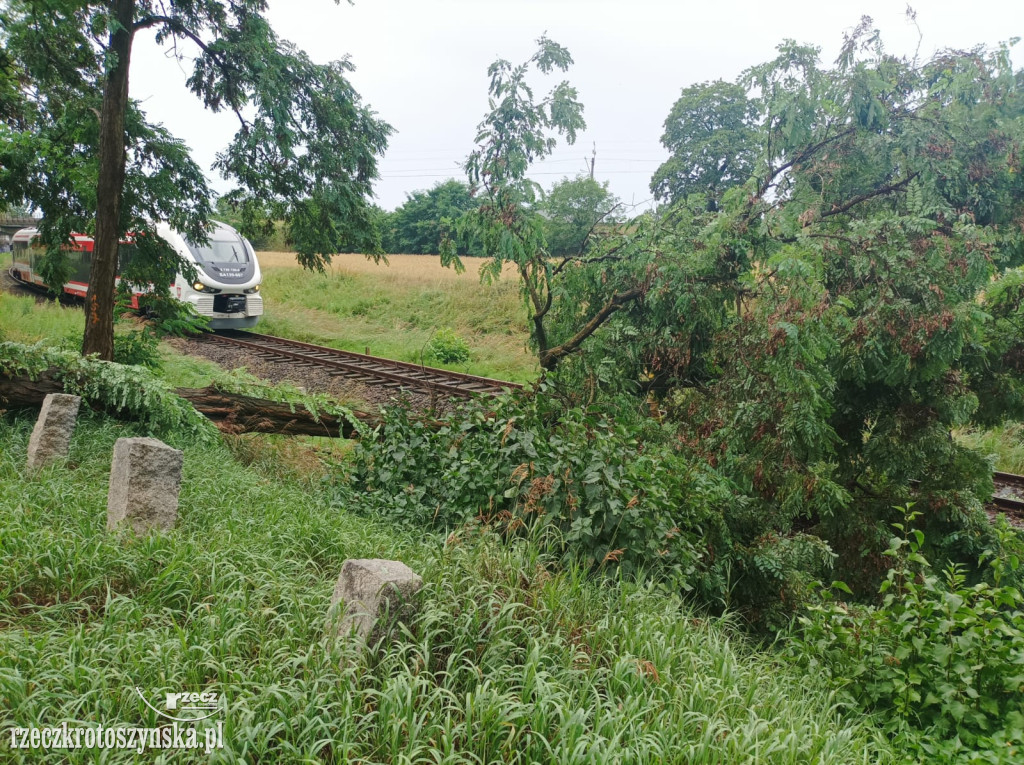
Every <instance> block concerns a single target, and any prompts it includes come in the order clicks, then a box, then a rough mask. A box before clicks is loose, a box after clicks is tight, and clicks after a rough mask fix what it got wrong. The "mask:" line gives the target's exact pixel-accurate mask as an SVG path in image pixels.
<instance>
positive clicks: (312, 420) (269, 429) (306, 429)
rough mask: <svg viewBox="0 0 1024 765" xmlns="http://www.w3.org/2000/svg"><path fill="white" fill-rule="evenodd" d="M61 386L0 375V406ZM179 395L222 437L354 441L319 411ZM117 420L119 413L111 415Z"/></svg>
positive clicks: (200, 393)
mask: <svg viewBox="0 0 1024 765" xmlns="http://www.w3.org/2000/svg"><path fill="white" fill-rule="evenodd" d="M63 392H64V386H63V385H62V384H61V382H60V381H59V380H57V379H56V378H55V377H54V375H53V372H52V371H46V372H43V373H42V374H41V375H39V376H38V377H36V378H35V379H34V380H33V379H31V378H29V377H28V376H14V377H8V376H7V375H3V374H0V408H9V409H14V408H20V407H39V406H42V404H43V399H44V398H46V396H47V394H49V393H63ZM175 393H177V394H178V395H179V396H181V397H182V398H183V399H185V400H187V401H188V402H190V403H191V404H192V406H193V407H195V409H196V411H197V412H199V413H200V414H202V415H204V416H205V417H206V418H207V419H208V420H210V421H211V422H213V423H214V424H215V425H216V426H217V427H218V428H220V430H222V431H223V432H225V433H278V434H281V435H290V436H330V437H333V438H339V437H340V438H358V437H359V434H358V432H357V431H356V428H355V425H353V423H351V422H349V421H348V420H347V419H345V418H342V417H336V416H335V415H332V414H327V413H326V412H321V413H320V414H319V415H317V416H316V417H314V416H313V415H312V414H311V413H310V412H309V411H307V410H306V409H305V408H303V407H301V406H299V407H296V409H295V411H292V409H291V407H290V406H289V405H288V404H283V403H280V402H278V401H270V400H269V399H265V398H255V397H253V396H243V395H241V394H238V393H226V392H224V391H221V390H218V389H217V388H215V387H213V386H209V387H206V388H178V389H177V390H175ZM110 414H112V415H114V416H117V415H118V413H117V412H110ZM353 416H354V418H355V419H357V420H359V421H360V422H363V423H365V424H366V425H368V426H370V427H375V426H376V425H377V424H378V423H379V421H380V420H379V418H377V417H374V416H373V415H369V414H365V413H363V412H353Z"/></svg>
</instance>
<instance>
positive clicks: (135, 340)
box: [114, 329, 160, 369]
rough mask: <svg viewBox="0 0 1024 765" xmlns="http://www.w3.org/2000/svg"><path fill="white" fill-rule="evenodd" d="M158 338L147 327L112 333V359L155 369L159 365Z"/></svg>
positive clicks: (119, 362)
mask: <svg viewBox="0 0 1024 765" xmlns="http://www.w3.org/2000/svg"><path fill="white" fill-rule="evenodd" d="M158 345H159V340H157V338H156V335H155V334H154V333H153V332H151V331H150V330H149V329H136V330H129V331H128V332H117V333H115V334H114V361H115V362H116V363H118V364H127V365H130V366H142V367H149V368H150V369H155V368H156V367H158V366H160V351H159V349H158V347H157V346H158Z"/></svg>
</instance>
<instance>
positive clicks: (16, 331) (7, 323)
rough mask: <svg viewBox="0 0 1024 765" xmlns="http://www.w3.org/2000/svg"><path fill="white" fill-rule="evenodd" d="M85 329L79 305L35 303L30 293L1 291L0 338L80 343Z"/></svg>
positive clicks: (27, 341) (23, 341) (32, 341)
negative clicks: (21, 293)
mask: <svg viewBox="0 0 1024 765" xmlns="http://www.w3.org/2000/svg"><path fill="white" fill-rule="evenodd" d="M84 331H85V313H84V312H83V311H82V308H81V306H75V305H62V304H61V303H59V302H57V301H56V300H47V301H46V302H37V301H36V299H35V298H34V297H32V296H29V295H14V294H11V293H8V292H3V291H0V341H2V340H14V341H17V342H21V343H35V342H38V341H40V340H43V341H46V342H47V343H48V344H51V345H60V344H62V343H63V344H67V343H77V344H78V345H81V343H82V333H83V332H84Z"/></svg>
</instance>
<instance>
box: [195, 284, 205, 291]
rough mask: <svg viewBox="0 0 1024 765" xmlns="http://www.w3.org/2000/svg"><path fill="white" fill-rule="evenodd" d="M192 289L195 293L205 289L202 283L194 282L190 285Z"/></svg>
mask: <svg viewBox="0 0 1024 765" xmlns="http://www.w3.org/2000/svg"><path fill="white" fill-rule="evenodd" d="M192 289H194V290H195V291H196V292H202V291H203V290H205V289H206V285H205V284H203V283H202V282H195V283H193V284H192Z"/></svg>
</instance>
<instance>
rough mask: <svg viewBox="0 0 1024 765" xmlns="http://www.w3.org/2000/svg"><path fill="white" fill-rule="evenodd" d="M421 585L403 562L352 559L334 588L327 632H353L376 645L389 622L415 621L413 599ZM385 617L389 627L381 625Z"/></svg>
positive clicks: (347, 563)
mask: <svg viewBox="0 0 1024 765" xmlns="http://www.w3.org/2000/svg"><path fill="white" fill-rule="evenodd" d="M422 586H423V580H422V579H421V578H420V577H419V575H417V574H416V572H415V571H413V570H412V569H411V568H409V567H408V566H406V565H405V564H404V563H402V562H401V561H397V560H382V559H379V558H356V559H349V560H347V561H345V562H344V563H343V564H341V575H340V576H339V577H338V583H337V584H336V585H334V597H332V598H331V610H330V616H329V617H328V623H327V625H328V630H329V631H331V633H332V634H333V635H334V636H339V635H347V634H349V633H350V632H352V631H353V630H354V632H355V635H356V638H357V639H358V640H359V641H361V642H363V643H366V642H367V641H368V640H372V641H374V642H376V640H378V639H379V638H380V637H381V635H382V634H383V632H384V631H385V630H386V629H387V628H388V627H389V626H390V623H394V622H396V621H402V622H407V621H408V620H409V619H411V618H412V616H413V615H414V614H415V612H416V602H415V600H414V599H413V598H414V596H415V595H416V593H417V592H419V590H420V588H421V587H422ZM385 615H386V616H387V617H388V621H389V624H378V621H379V620H380V618H381V617H383V616H385ZM375 628H376V629H375Z"/></svg>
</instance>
